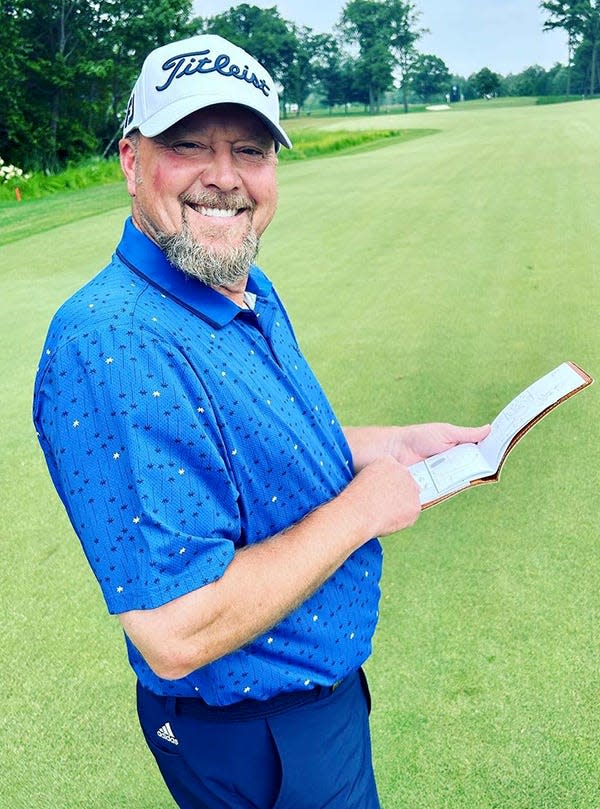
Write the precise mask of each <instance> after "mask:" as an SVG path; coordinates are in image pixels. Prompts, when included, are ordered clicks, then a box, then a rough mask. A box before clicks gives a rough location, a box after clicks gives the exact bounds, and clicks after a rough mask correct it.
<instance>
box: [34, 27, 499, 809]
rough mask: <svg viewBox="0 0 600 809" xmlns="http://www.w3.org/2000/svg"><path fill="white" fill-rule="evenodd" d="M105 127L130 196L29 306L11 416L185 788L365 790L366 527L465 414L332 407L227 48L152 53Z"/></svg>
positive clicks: (250, 87)
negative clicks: (117, 127) (420, 416)
mask: <svg viewBox="0 0 600 809" xmlns="http://www.w3.org/2000/svg"><path fill="white" fill-rule="evenodd" d="M123 135H124V136H123V139H122V140H121V142H120V155H121V164H122V167H123V172H124V174H125V178H126V181H127V188H128V190H129V193H130V195H131V198H132V215H131V218H129V219H128V220H127V222H126V223H125V229H124V233H123V236H122V238H121V241H120V242H119V244H118V246H117V249H116V252H115V254H114V256H113V259H112V261H111V263H110V264H109V266H108V267H106V268H105V269H104V270H102V272H101V273H99V275H97V276H96V278H94V279H92V280H91V281H90V282H89V283H87V284H86V285H85V286H84V287H83V288H82V289H81V290H80V291H79V292H77V293H76V294H75V295H74V296H73V297H72V298H70V299H69V300H68V301H67V302H66V303H65V304H64V305H63V306H62V307H61V309H60V310H59V311H58V313H57V314H56V315H55V317H54V319H53V321H52V324H51V326H50V330H49V333H48V336H47V339H46V344H45V346H44V349H43V353H42V360H41V363H40V368H39V372H38V375H37V379H36V387H35V401H34V418H35V423H36V428H37V431H38V435H39V439H40V442H41V445H42V448H43V450H44V453H45V456H46V460H47V463H48V468H49V471H50V474H51V476H52V479H53V481H54V484H55V486H56V489H57V491H58V493H59V495H60V497H61V499H62V501H63V503H64V505H65V508H66V509H67V512H68V514H69V517H70V520H71V522H72V524H73V527H74V529H75V531H76V533H77V535H78V537H79V539H80V541H81V543H82V546H83V548H84V551H85V554H86V557H87V559H88V561H89V563H90V565H91V567H92V569H93V571H94V573H95V576H96V578H97V580H98V583H99V584H100V586H101V588H102V591H103V594H104V597H105V600H106V603H107V606H108V609H109V611H110V612H111V613H113V614H116V615H118V616H119V619H120V621H121V624H122V626H123V629H124V632H125V638H126V644H127V651H128V655H129V660H130V663H131V665H132V667H133V670H134V672H135V674H136V677H137V683H138V686H137V705H138V714H139V718H140V724H141V727H142V730H143V733H144V736H145V738H146V741H147V744H148V746H149V748H150V750H151V751H152V753H153V755H154V757H155V759H156V761H157V763H158V766H159V768H160V771H161V773H162V775H163V778H164V780H165V783H166V784H167V786H168V788H169V790H170V792H171V794H172V795H173V797H174V799H175V801H176V802H177V804H178V805H179V806H180V807H182V808H183V809H200V807H211V808H213V807H214V808H215V809H216V807H220V808H221V809H224V808H227V809H251V808H252V809H270V808H271V807H278V809H320V807H327V809H377V807H378V806H379V801H378V798H377V790H376V786H375V780H374V775H373V767H372V763H371V747H370V735H369V722H368V712H369V696H368V689H367V685H366V680H365V676H364V673H363V671H362V668H361V666H362V664H363V663H364V662H365V660H366V659H367V658H368V656H369V654H370V652H371V642H372V637H373V634H374V631H375V627H376V624H377V615H378V612H377V610H378V601H379V580H380V575H381V556H382V554H381V547H380V544H379V541H378V539H377V536H378V535H385V534H390V533H393V532H396V531H399V530H402V529H405V528H408V527H409V526H410V525H412V524H413V523H414V521H415V520H416V519H417V517H418V515H419V512H420V504H419V492H418V489H417V486H416V484H415V482H414V481H413V479H412V477H411V475H410V473H409V472H408V469H407V466H408V465H409V464H412V463H415V462H416V461H418V460H421V459H423V458H425V457H428V456H429V455H432V454H434V453H436V452H440V451H442V450H444V449H447V448H449V447H450V446H453V445H455V444H457V443H461V442H465V441H479V440H481V438H483V437H484V436H485V435H486V434H487V428H460V427H455V426H452V425H448V424H427V425H417V426H410V427H363V428H356V427H355V428H345V429H343V428H342V427H341V426H340V424H339V422H338V420H337V418H336V416H335V413H334V412H333V410H332V408H331V405H330V404H329V402H328V400H327V398H326V397H325V394H324V392H323V391H322V389H321V387H320V386H319V383H318V382H317V380H316V379H315V377H314V375H313V374H312V372H311V370H310V368H309V367H308V365H307V363H306V360H305V359H304V357H303V355H302V353H301V351H300V348H299V346H298V343H297V342H296V339H295V336H294V333H293V331H292V328H291V325H290V323H289V320H288V317H287V314H286V312H285V309H284V308H283V305H282V303H281V301H280V299H279V298H278V296H277V294H276V292H275V290H274V288H273V285H272V283H271V281H270V280H269V279H268V278H267V277H266V276H265V275H264V274H263V273H262V272H261V270H260V269H259V268H258V267H257V266H256V265H255V263H254V261H255V258H256V254H257V251H258V246H259V239H260V237H261V236H262V234H263V233H264V231H265V229H266V228H267V226H268V225H269V223H270V221H271V219H272V218H273V215H274V213H275V209H276V205H277V185H276V166H277V151H278V149H279V148H280V147H281V146H283V147H286V148H289V147H290V146H291V143H290V141H289V139H288V137H287V135H286V133H285V132H284V131H283V129H282V128H281V126H280V123H279V102H278V99H277V94H276V92H275V90H274V88H273V81H272V79H271V77H270V76H269V74H268V73H267V71H266V70H265V69H264V68H263V67H262V66H261V65H260V64H258V62H256V60H254V59H253V58H252V57H251V56H250V55H249V54H247V53H245V52H244V51H241V50H240V49H239V48H237V47H236V46H235V45H233V44H232V43H230V42H227V41H226V40H224V39H221V38H220V37H216V36H204V35H203V36H198V37H193V38H191V39H189V40H186V41H183V42H175V43H171V44H169V45H166V46H164V47H162V48H159V49H157V50H156V51H154V52H152V53H151V54H150V55H149V56H148V58H147V59H146V61H145V63H144V66H143V68H142V72H141V74H140V77H139V79H138V81H137V83H136V85H135V87H134V90H133V93H132V95H131V99H130V102H129V107H128V111H127V116H126V120H125V125H124V133H123ZM141 788H142V787H141Z"/></svg>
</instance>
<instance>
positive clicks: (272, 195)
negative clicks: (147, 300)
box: [120, 105, 277, 286]
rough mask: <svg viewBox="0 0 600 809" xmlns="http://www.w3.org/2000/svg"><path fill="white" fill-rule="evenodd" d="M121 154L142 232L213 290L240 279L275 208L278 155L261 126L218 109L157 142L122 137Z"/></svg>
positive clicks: (248, 116)
mask: <svg viewBox="0 0 600 809" xmlns="http://www.w3.org/2000/svg"><path fill="white" fill-rule="evenodd" d="M120 152H121V164H122V166H123V170H124V172H125V176H126V178H127V188H128V191H129V193H130V194H131V196H132V197H133V206H132V214H133V220H134V222H135V224H136V225H137V227H138V228H139V229H140V230H141V231H142V232H143V233H145V234H146V235H147V236H149V237H150V238H151V239H153V240H154V241H155V242H157V244H159V245H160V246H161V247H162V248H163V249H164V250H165V253H166V254H167V256H168V257H169V258H170V259H172V260H173V257H175V260H174V261H173V263H176V264H178V265H179V266H181V265H182V264H188V266H181V269H183V270H185V271H188V272H191V273H192V274H194V275H198V276H199V277H200V278H201V279H202V280H204V281H206V282H207V283H210V284H211V285H212V286H219V285H225V286H226V285H227V283H233V282H235V281H237V280H239V279H240V278H241V277H242V276H243V275H244V274H245V273H246V272H247V270H248V267H249V264H250V263H251V262H252V261H253V259H254V256H255V255H256V251H257V249H258V238H259V237H260V236H261V234H262V233H263V232H264V230H265V228H266V227H267V225H268V224H269V222H270V221H271V219H272V218H273V215H274V213H275V209H276V206H277V183H276V165H277V157H276V154H275V148H274V143H273V138H272V137H271V135H270V133H269V131H268V130H267V129H266V127H265V126H264V125H263V124H262V122H261V121H260V120H259V119H258V118H257V117H256V116H255V115H254V114H253V113H251V112H250V111H249V110H245V109H243V108H242V107H236V106H234V105H219V106H215V107H210V108H208V109H205V110H200V111H199V112H196V113H193V114H192V115H190V116H188V117H187V118H184V119H183V120H182V121H180V122H179V123H177V124H175V125H174V126H173V127H171V128H170V129H168V130H167V131H166V132H163V133H162V134H161V135H157V136H156V137H155V138H146V137H143V136H140V137H139V138H138V139H137V140H132V139H130V138H125V139H124V140H122V141H121V143H120ZM205 263H206V265H207V267H208V269H207V275H206V277H204V269H203V266H204V264H205ZM196 264H198V267H196V266H194V265H196ZM200 265H202V266H200ZM211 268H212V269H211Z"/></svg>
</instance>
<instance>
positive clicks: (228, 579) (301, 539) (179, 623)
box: [119, 456, 420, 679]
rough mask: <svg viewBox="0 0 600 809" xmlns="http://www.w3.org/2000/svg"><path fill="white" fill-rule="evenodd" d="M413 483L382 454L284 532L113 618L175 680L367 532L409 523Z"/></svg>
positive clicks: (294, 602) (318, 577)
mask: <svg viewBox="0 0 600 809" xmlns="http://www.w3.org/2000/svg"><path fill="white" fill-rule="evenodd" d="M419 513H420V504H419V492H418V487H417V485H416V484H415V482H414V481H413V479H412V477H411V475H410V473H409V472H408V470H407V469H406V467H405V466H403V465H402V464H400V463H398V462H397V461H396V460H395V459H394V458H393V457H391V456H385V457H382V458H379V459H377V460H376V461H374V462H373V463H371V464H369V465H368V466H366V467H365V468H364V469H363V470H361V472H359V474H358V475H357V476H356V477H355V478H354V479H353V481H352V482H351V483H350V484H349V485H348V486H347V487H346V488H345V489H344V490H343V491H342V492H341V493H340V494H339V495H338V496H337V497H335V498H334V499H333V500H331V501H330V502H328V503H325V504H324V505H322V506H320V507H319V508H317V509H315V510H314V511H313V512H311V513H310V514H308V515H307V516H306V517H305V518H304V519H303V520H301V521H300V522H298V523H297V524H295V525H293V526H291V527H290V528H289V529H287V530H286V531H284V532H282V533H280V534H278V535H277V536H274V537H272V538H270V539H267V540H265V541H263V542H260V543H257V544H254V545H251V546H249V547H246V548H244V549H242V550H239V551H237V552H236V554H235V556H234V558H233V560H232V561H231V563H230V564H229V566H228V567H227V569H226V571H225V573H224V574H223V576H222V577H221V578H220V579H219V580H218V581H216V582H213V583H211V584H208V585H206V586H204V587H201V588H199V589H196V590H192V591H191V592H189V593H187V594H186V595H183V596H181V597H179V598H177V599H174V600H173V601H170V602H168V603H166V604H164V605H163V606H160V607H157V608H154V609H150V610H131V611H129V612H125V613H122V614H121V615H120V616H119V617H120V620H121V623H122V625H123V628H124V630H125V632H126V633H127V635H128V636H129V638H130V639H131V641H132V642H133V644H134V645H135V646H136V648H137V649H138V650H139V651H140V653H141V654H142V655H143V657H144V658H145V660H146V662H147V663H148V665H149V666H150V667H151V668H152V669H153V671H154V672H155V673H156V674H157V675H158V676H159V677H162V678H164V679H179V678H181V677H185V676H186V675H187V674H189V673H190V672H192V671H194V670H196V669H198V668H201V667H202V666H205V665H207V664H208V663H211V662H213V661H214V660H216V659H218V658H220V657H222V656H224V655H226V654H228V653H230V652H233V651H235V650H236V649H239V648H241V647H242V646H245V645H246V644H248V643H250V642H251V641H252V640H253V639H254V638H256V637H258V636H259V635H261V634H262V633H263V632H266V631H267V630H268V629H269V628H271V627H272V626H274V625H275V624H277V623H278V622H279V621H281V620H282V619H283V618H284V617H285V616H286V615H288V614H289V613H290V612H292V611H293V610H294V609H295V608H296V607H298V606H299V605H300V604H301V603H303V602H304V601H305V600H306V599H307V598H308V597H309V596H310V595H311V594H312V593H313V592H315V591H316V590H317V589H318V588H319V587H320V586H321V585H322V584H323V582H324V581H326V580H327V579H328V578H329V577H330V576H331V575H332V574H333V573H334V572H335V571H336V570H337V569H338V568H339V567H340V565H342V564H343V563H344V561H345V560H346V559H347V558H348V556H350V555H351V554H352V553H353V552H354V551H355V550H357V549H358V548H359V547H360V546H361V545H363V544H364V543H365V542H368V541H369V540H370V539H371V538H372V537H374V536H381V535H386V534H391V533H394V532H395V531H399V530H401V529H403V528H407V527H409V526H411V525H412V524H413V523H414V522H415V521H416V519H417V518H418V516H419Z"/></svg>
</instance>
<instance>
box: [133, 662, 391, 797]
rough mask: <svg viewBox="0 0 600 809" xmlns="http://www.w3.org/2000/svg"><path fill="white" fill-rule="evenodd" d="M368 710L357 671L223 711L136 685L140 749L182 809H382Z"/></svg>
mask: <svg viewBox="0 0 600 809" xmlns="http://www.w3.org/2000/svg"><path fill="white" fill-rule="evenodd" d="M369 707H370V701H369V693H368V687H367V683H366V679H365V676H364V674H363V672H362V671H358V672H355V673H354V674H352V675H350V676H349V677H347V678H346V679H345V680H344V681H343V682H342V683H341V684H340V685H339V686H337V687H336V688H325V687H318V688H315V689H313V690H312V691H310V692H308V693H302V694H293V695H291V694H283V695H281V696H279V697H275V698H273V699H271V700H268V701H267V702H264V703H261V702H258V701H254V700H245V701H244V702H242V703H239V704H238V705H233V706H228V707H227V708H211V707H210V706H207V705H206V704H205V703H204V702H202V701H201V700H195V699H188V698H179V697H160V696H157V695H156V694H153V693H152V692H150V691H147V690H145V689H143V688H142V687H141V686H140V685H139V684H138V715H139V718H140V724H141V726H142V730H143V732H144V736H145V738H146V742H147V744H148V746H149V748H150V750H151V751H152V753H153V755H154V757H155V759H156V761H157V763H158V766H159V768H160V771H161V774H162V776H163V778H164V781H165V783H166V785H167V787H168V788H169V790H170V792H171V794H172V795H173V798H174V799H175V801H176V802H177V804H178V806H179V807H181V809H380V804H379V800H378V797H377V789H376V786H375V778H374V775H373V766H372V761H371V739H370V733H369Z"/></svg>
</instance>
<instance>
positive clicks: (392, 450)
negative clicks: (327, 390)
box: [344, 423, 490, 472]
mask: <svg viewBox="0 0 600 809" xmlns="http://www.w3.org/2000/svg"><path fill="white" fill-rule="evenodd" d="M489 432H490V426H489V424H487V425H485V426H484V427H457V426H456V425H454V424H443V423H432V424H414V425H411V426H409V427H347V428H346V429H345V430H344V433H345V434H346V438H347V440H348V443H349V444H350V449H351V450H352V457H353V460H354V469H355V471H356V472H359V471H360V470H361V469H363V468H364V467H365V466H367V465H368V464H370V463H372V462H373V461H374V460H376V459H377V458H381V457H382V456H384V455H391V456H392V457H394V458H395V459H396V460H397V461H399V462H400V463H402V464H404V465H405V466H410V465H411V464H414V463H418V461H422V460H424V459H425V458H429V457H431V456H432V455H437V453H438V452H444V451H445V450H448V449H451V448H452V447H455V446H456V445H457V444H467V443H473V444H476V443H478V442H479V441H483V439H484V438H485V437H486V436H487V435H488V434H489Z"/></svg>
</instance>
